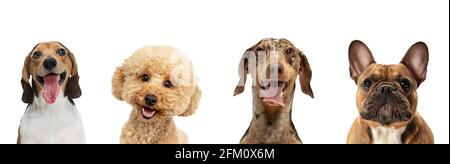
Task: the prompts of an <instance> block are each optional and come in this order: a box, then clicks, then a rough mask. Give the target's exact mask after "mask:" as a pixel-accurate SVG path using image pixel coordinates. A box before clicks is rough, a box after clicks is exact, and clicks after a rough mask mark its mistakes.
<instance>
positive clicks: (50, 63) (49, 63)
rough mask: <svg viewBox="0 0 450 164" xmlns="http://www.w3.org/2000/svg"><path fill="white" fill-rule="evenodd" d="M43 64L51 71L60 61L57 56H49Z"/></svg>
mask: <svg viewBox="0 0 450 164" xmlns="http://www.w3.org/2000/svg"><path fill="white" fill-rule="evenodd" d="M43 64H44V68H45V69H46V70H48V71H51V70H52V69H53V68H55V67H56V64H58V63H57V62H56V59H55V58H47V59H45V60H44V63H43Z"/></svg>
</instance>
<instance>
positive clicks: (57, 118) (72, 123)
mask: <svg viewBox="0 0 450 164" xmlns="http://www.w3.org/2000/svg"><path fill="white" fill-rule="evenodd" d="M20 136H21V143H24V144H76V143H85V136H84V129H83V124H82V121H81V117H80V114H79V113H78V110H77V109H76V107H75V105H73V104H71V103H70V102H69V100H68V99H67V97H64V96H63V93H62V92H61V93H60V94H59V95H58V97H57V99H56V101H55V103H53V104H46V103H45V101H44V100H43V98H42V95H41V96H40V97H39V98H38V97H34V101H33V103H32V104H30V105H29V106H28V107H27V109H26V111H25V113H24V115H23V116H22V120H21V122H20Z"/></svg>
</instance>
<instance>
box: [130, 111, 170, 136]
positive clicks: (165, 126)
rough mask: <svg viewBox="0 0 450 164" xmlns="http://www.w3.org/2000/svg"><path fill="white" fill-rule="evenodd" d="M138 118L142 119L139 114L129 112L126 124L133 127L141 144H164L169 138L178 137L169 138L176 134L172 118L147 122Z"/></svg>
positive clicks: (154, 119) (152, 119) (153, 119)
mask: <svg viewBox="0 0 450 164" xmlns="http://www.w3.org/2000/svg"><path fill="white" fill-rule="evenodd" d="M140 117H142V115H141V114H138V113H136V112H135V111H133V112H131V115H130V118H129V120H128V122H129V123H128V124H130V125H133V128H135V130H136V131H137V132H138V133H139V135H138V136H140V137H141V138H140V139H139V141H140V142H141V143H165V141H166V140H170V138H174V137H178V136H169V135H170V134H176V131H177V128H176V126H175V122H174V120H173V117H166V118H162V119H161V118H151V119H150V120H148V122H143V121H142V119H141V118H140Z"/></svg>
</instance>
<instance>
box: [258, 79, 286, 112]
mask: <svg viewBox="0 0 450 164" xmlns="http://www.w3.org/2000/svg"><path fill="white" fill-rule="evenodd" d="M262 83H263V84H262V85H260V88H261V93H260V94H261V95H260V96H261V97H263V103H266V104H267V105H269V106H278V107H285V104H284V101H283V94H284V92H285V91H286V89H287V88H288V87H289V83H290V81H287V82H284V81H266V82H262Z"/></svg>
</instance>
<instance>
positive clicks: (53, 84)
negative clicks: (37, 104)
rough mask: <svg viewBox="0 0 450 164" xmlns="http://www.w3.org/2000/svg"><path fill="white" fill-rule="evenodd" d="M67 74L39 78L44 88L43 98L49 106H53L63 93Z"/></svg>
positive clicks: (53, 74) (52, 74) (47, 75)
mask: <svg viewBox="0 0 450 164" xmlns="http://www.w3.org/2000/svg"><path fill="white" fill-rule="evenodd" d="M66 75H67V73H66V72H63V73H61V74H56V73H48V74H46V75H45V76H38V77H37V80H38V82H39V83H40V84H41V85H42V86H43V87H42V97H43V98H44V100H45V102H46V103H47V104H53V103H55V101H56V98H57V97H58V95H59V92H60V91H61V85H62V84H63V82H64V79H66Z"/></svg>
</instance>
